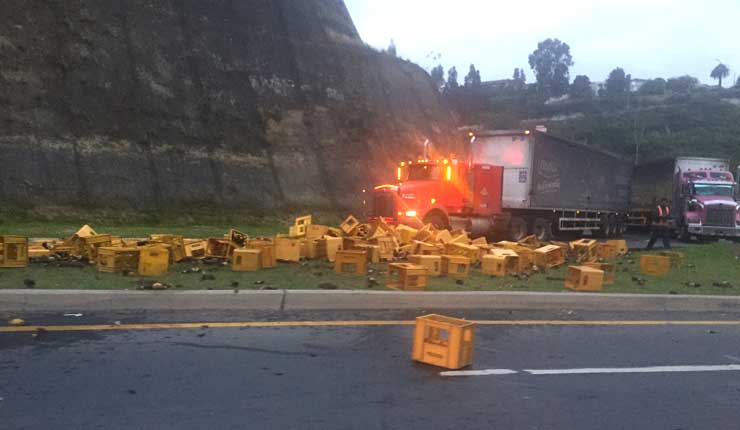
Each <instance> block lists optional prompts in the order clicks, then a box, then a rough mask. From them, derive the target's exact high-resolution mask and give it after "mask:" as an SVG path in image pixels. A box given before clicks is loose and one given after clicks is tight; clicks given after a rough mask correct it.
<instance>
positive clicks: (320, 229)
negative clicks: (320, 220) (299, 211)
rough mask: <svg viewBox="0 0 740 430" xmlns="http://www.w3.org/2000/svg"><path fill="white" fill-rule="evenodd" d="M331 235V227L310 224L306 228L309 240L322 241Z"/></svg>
mask: <svg viewBox="0 0 740 430" xmlns="http://www.w3.org/2000/svg"><path fill="white" fill-rule="evenodd" d="M328 233H329V227H327V226H325V225H320V224H309V225H308V227H307V228H306V238H307V239H321V238H322V237H324V235H325V234H328Z"/></svg>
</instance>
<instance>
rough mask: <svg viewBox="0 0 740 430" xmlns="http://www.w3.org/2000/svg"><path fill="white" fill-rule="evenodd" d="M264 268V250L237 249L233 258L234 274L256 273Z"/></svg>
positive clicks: (232, 268)
mask: <svg viewBox="0 0 740 430" xmlns="http://www.w3.org/2000/svg"><path fill="white" fill-rule="evenodd" d="M261 268H262V250H260V249H244V248H242V249H235V250H234V256H233V257H232V258H231V270H233V271H234V272H256V271H258V270H260V269H261Z"/></svg>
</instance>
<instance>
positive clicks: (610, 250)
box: [596, 243, 619, 260]
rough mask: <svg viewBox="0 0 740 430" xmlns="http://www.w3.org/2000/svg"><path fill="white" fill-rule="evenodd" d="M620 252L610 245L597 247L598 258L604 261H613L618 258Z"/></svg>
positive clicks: (603, 244) (602, 244)
mask: <svg viewBox="0 0 740 430" xmlns="http://www.w3.org/2000/svg"><path fill="white" fill-rule="evenodd" d="M617 255H619V251H618V250H617V247H616V246H614V245H611V244H609V243H599V244H597V245H596V256H597V257H599V258H601V259H602V260H612V259H615V258H617Z"/></svg>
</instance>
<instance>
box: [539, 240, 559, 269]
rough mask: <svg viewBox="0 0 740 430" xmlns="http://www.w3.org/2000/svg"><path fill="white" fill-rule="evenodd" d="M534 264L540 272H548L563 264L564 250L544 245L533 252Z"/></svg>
mask: <svg viewBox="0 0 740 430" xmlns="http://www.w3.org/2000/svg"><path fill="white" fill-rule="evenodd" d="M534 264H535V265H536V266H537V267H538V268H540V269H541V270H549V269H553V268H555V267H558V266H560V265H563V264H565V250H564V249H563V248H562V247H559V246H556V245H545V246H543V247H541V248H537V249H535V250H534Z"/></svg>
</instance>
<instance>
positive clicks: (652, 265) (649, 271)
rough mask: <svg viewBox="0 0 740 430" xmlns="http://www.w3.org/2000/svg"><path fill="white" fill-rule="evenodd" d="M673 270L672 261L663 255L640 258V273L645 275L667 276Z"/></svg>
mask: <svg viewBox="0 0 740 430" xmlns="http://www.w3.org/2000/svg"><path fill="white" fill-rule="evenodd" d="M670 270H671V259H670V258H669V257H664V256H662V255H642V256H640V272H642V274H643V275H650V276H665V275H666V274H668V271H670Z"/></svg>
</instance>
